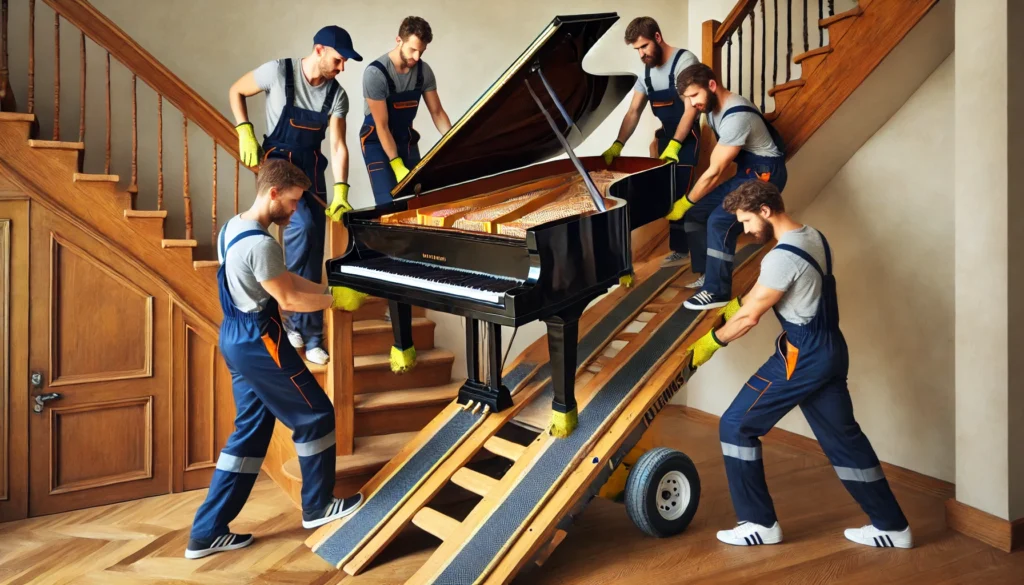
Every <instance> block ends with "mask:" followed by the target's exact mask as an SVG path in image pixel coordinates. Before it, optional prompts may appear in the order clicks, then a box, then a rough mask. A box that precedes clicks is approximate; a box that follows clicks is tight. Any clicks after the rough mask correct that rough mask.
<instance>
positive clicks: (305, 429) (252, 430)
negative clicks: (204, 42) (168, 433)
mask: <svg viewBox="0 0 1024 585" xmlns="http://www.w3.org/2000/svg"><path fill="white" fill-rule="evenodd" d="M309 186H310V181H309V179H308V178H307V177H306V175H305V174H304V173H303V172H302V171H301V170H300V169H299V168H298V167H296V166H294V165H292V164H291V163H289V162H288V161H285V160H281V159H271V160H268V161H266V162H265V163H264V164H263V166H262V168H261V169H260V172H259V175H258V177H257V179H256V189H257V195H256V201H255V202H254V203H253V205H252V208H250V209H249V210H248V211H246V212H245V213H242V214H241V215H238V216H236V217H233V218H232V219H231V220H229V221H228V222H227V223H226V224H224V227H223V228H221V231H220V236H219V238H218V242H217V249H218V253H219V257H220V262H221V266H220V270H219V271H218V272H217V282H218V286H219V290H220V304H221V309H222V310H223V311H224V319H223V321H221V326H220V349H221V353H222V354H223V356H224V361H225V362H226V363H227V366H228V370H229V371H230V372H231V382H232V391H233V392H234V397H235V409H236V415H235V430H234V432H233V433H231V436H230V437H228V441H227V444H226V445H225V446H224V449H223V450H222V451H221V453H220V457H219V458H218V459H217V468H216V470H215V471H214V473H213V480H212V481H211V482H210V491H209V493H208V494H207V496H206V501H204V502H203V504H202V505H201V506H200V507H199V510H198V511H197V512H196V517H195V520H194V522H193V524H192V531H191V534H190V537H189V541H188V547H187V548H186V549H185V557H186V558H189V559H198V558H202V557H205V556H207V555H210V554H213V553H217V552H220V551H225V550H233V549H237V548H242V547H245V546H249V545H250V544H252V541H253V538H252V535H251V534H233V533H231V532H230V531H229V530H228V524H229V523H230V522H231V521H232V520H234V518H235V517H236V516H237V515H238V513H239V512H240V511H241V510H242V506H243V505H244V504H245V501H246V499H248V497H249V492H250V491H251V490H252V486H253V483H255V481H256V475H257V474H258V473H259V471H260V465H261V464H262V463H263V457H264V456H265V455H266V454H267V447H269V445H270V438H271V435H272V434H273V432H274V421H275V419H280V420H281V422H282V423H284V424H285V426H287V427H288V428H290V429H291V430H292V439H293V440H294V441H295V451H296V452H297V453H298V455H299V466H300V468H301V470H302V526H303V527H305V528H315V527H317V526H320V525H322V524H326V523H327V522H330V521H331V520H334V519H336V518H341V517H342V516H345V515H348V514H350V513H352V512H353V511H354V510H355V509H356V507H358V506H359V503H360V502H361V501H362V496H361V495H360V494H356V495H354V496H352V497H348V498H344V499H337V498H335V497H334V496H333V495H332V492H333V491H334V471H335V469H334V464H335V433H334V407H333V406H332V405H331V401H330V400H329V399H328V398H327V395H326V394H325V393H324V391H323V389H322V388H321V387H320V384H319V383H317V381H316V379H315V378H313V374H312V373H310V371H309V369H308V368H306V365H305V363H304V362H303V361H302V358H300V357H299V354H298V353H297V352H296V350H295V348H293V347H292V346H291V345H290V344H288V343H287V342H286V343H281V341H282V338H283V337H284V336H285V335H286V333H285V331H284V329H283V328H282V326H281V315H280V312H279V311H278V309H279V308H282V309H286V310H292V311H323V310H324V309H327V308H334V309H342V310H346V311H354V310H356V309H358V308H359V306H360V305H361V304H362V302H363V299H364V298H365V296H366V295H364V294H362V293H358V292H356V291H354V290H351V289H348V288H344V287H330V289H329V290H328V289H325V287H324V286H323V285H321V284H317V283H314V282H311V281H309V280H306V279H304V278H302V277H301V276H297V275H295V274H294V273H290V272H288V270H287V268H286V267H285V263H284V254H283V251H282V249H281V246H280V244H278V243H277V241H276V240H274V238H273V237H272V236H271V235H270V233H269V232H268V231H267V228H268V227H269V226H270V224H271V223H276V224H278V225H283V224H286V223H287V222H288V220H289V218H290V217H291V215H292V214H293V213H294V212H295V210H296V208H297V207H298V205H299V201H300V200H301V199H302V196H303V191H304V190H306V189H309Z"/></svg>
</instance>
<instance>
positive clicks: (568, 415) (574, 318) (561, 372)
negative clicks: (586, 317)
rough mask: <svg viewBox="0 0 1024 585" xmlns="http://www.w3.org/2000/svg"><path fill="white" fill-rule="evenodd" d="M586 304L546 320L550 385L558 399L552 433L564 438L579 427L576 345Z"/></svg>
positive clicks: (555, 398) (552, 420) (553, 403)
mask: <svg viewBox="0 0 1024 585" xmlns="http://www.w3.org/2000/svg"><path fill="white" fill-rule="evenodd" d="M586 308H587V303H585V302H583V303H578V304H576V305H573V306H571V307H569V308H567V309H565V310H563V311H561V312H560V313H557V314H556V315H554V316H552V317H550V318H549V319H546V320H545V321H544V322H545V323H546V324H547V326H548V353H549V355H550V360H551V384H552V386H553V389H554V393H555V397H554V399H552V401H551V411H552V412H551V427H550V429H549V430H550V432H551V434H552V435H553V436H555V437H561V438H565V437H568V436H569V435H571V434H572V432H573V430H575V429H576V426H577V425H578V424H579V414H578V412H577V409H576V344H577V342H578V340H579V323H580V316H581V315H582V314H583V311H584V309H586Z"/></svg>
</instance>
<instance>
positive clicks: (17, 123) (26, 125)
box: [2, 120, 33, 140]
mask: <svg viewBox="0 0 1024 585" xmlns="http://www.w3.org/2000/svg"><path fill="white" fill-rule="evenodd" d="M2 123H3V124H4V125H5V126H7V127H9V128H18V130H19V134H18V135H19V136H20V137H21V139H22V140H28V139H29V138H32V125H33V124H32V122H29V121H27V120H5V121H3V122H2Z"/></svg>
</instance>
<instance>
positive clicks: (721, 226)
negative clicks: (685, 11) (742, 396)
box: [668, 63, 787, 310]
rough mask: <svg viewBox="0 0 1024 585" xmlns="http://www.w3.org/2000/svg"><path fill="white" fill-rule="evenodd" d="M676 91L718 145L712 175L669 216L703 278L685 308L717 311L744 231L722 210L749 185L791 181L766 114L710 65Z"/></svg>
mask: <svg viewBox="0 0 1024 585" xmlns="http://www.w3.org/2000/svg"><path fill="white" fill-rule="evenodd" d="M677 90H679V93H680V95H682V97H683V99H685V100H687V101H689V102H691V104H692V105H693V107H695V108H696V109H697V110H699V111H701V112H703V113H704V114H705V115H706V116H707V123H708V126H710V127H711V129H712V130H713V131H714V133H715V137H716V138H717V139H718V143H717V144H716V145H715V148H714V150H712V152H711V160H710V162H709V164H708V169H707V170H706V171H704V173H703V174H702V175H701V176H700V178H699V179H697V182H696V183H695V184H694V186H693V189H691V190H690V193H689V194H688V195H687V196H686V197H683V198H682V199H680V200H679V201H677V202H676V204H675V206H674V207H673V208H672V212H671V213H669V215H668V219H669V220H680V219H682V220H683V228H684V229H685V231H686V236H687V240H688V241H689V246H690V260H691V269H692V270H693V272H695V273H701V274H703V275H704V277H703V279H702V280H703V287H702V288H701V290H700V291H698V292H697V294H695V295H693V296H692V297H690V299H688V300H687V301H686V302H685V303H684V306H685V307H686V308H688V309H693V310H703V309H713V308H718V307H722V306H724V305H725V304H726V303H728V302H729V298H730V296H731V294H732V269H733V255H734V254H735V253H736V240H737V238H739V235H740V233H741V232H742V231H743V229H742V226H740V224H739V223H738V222H737V221H736V216H735V215H733V214H731V213H729V212H727V211H726V210H725V209H723V208H722V201H723V200H725V196H726V195H728V194H729V193H731V192H732V191H734V190H735V189H736V188H737V187H739V186H740V185H742V184H743V183H745V182H747V181H769V182H771V183H772V184H773V185H775V186H776V187H778V189H779V191H782V190H783V189H784V188H785V186H786V177H787V175H786V151H785V145H784V144H783V142H782V138H781V137H780V136H779V134H778V133H777V132H776V131H775V129H774V128H773V127H772V125H771V124H770V123H768V121H767V120H765V119H764V117H763V116H761V112H760V111H759V110H758V109H757V108H756V107H754V105H753V104H752V103H750V101H749V100H747V99H746V98H744V97H743V96H741V95H738V94H734V93H732V92H731V91H729V90H727V89H725V87H723V86H722V85H720V84H719V83H718V82H717V80H716V78H715V74H714V72H713V71H712V70H711V68H710V67H708V66H707V65H704V64H702V63H698V64H696V65H692V66H690V67H687V68H686V69H684V70H683V71H682V72H681V73H680V74H679V80H678V83H677ZM732 162H735V163H736V174H735V175H734V176H733V177H731V178H729V179H725V172H726V170H727V169H728V168H729V164H730V163H732Z"/></svg>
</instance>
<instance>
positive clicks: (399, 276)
mask: <svg viewBox="0 0 1024 585" xmlns="http://www.w3.org/2000/svg"><path fill="white" fill-rule="evenodd" d="M340 268H341V273H342V274H352V275H354V276H361V277H363V278H371V279H374V280H383V281H387V282H393V283H395V284H400V285H402V286H408V287H413V288H418V289H422V290H429V291H432V292H438V293H444V294H449V295H452V296H457V297H461V298H466V299H474V300H478V301H485V302H488V303H501V299H502V297H503V296H504V295H505V293H506V292H508V291H510V290H512V289H514V288H516V287H517V286H519V285H521V284H522V281H520V280H516V279H513V278H507V277H501V276H495V275H492V274H480V273H476V272H471V271H468V270H459V269H456V268H445V267H443V266H437V265H434V264H426V263H423V262H413V261H410V260H401V259H398V258H392V257H388V256H384V257H380V258H373V259H370V260H362V261H359V262H357V263H354V264H344V265H342V266H341V267H340Z"/></svg>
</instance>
